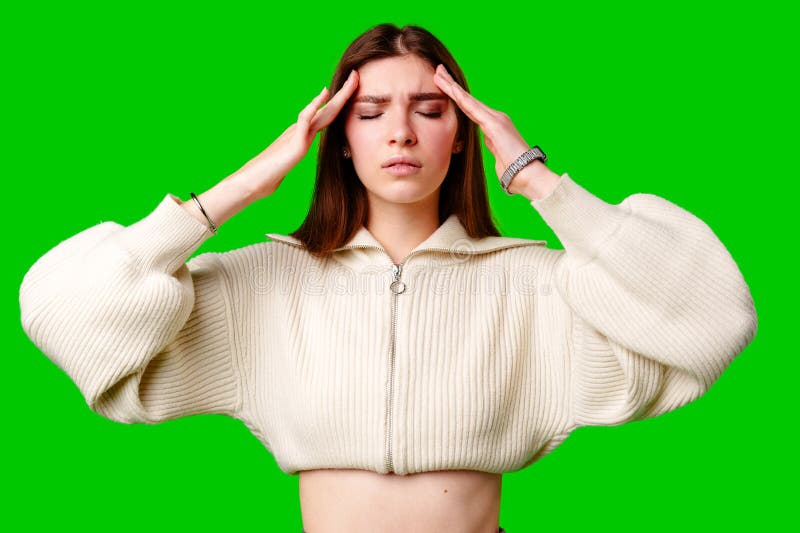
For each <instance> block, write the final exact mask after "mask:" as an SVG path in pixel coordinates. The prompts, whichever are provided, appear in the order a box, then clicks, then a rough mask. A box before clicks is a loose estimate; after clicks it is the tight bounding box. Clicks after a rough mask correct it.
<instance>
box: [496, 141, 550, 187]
mask: <svg viewBox="0 0 800 533" xmlns="http://www.w3.org/2000/svg"><path fill="white" fill-rule="evenodd" d="M537 159H541V160H542V163H544V162H545V161H547V155H546V154H545V153H544V152H543V151H542V149H541V148H539V146H538V145H534V146H533V147H532V148H531V149H530V150H528V151H527V152H525V153H524V154H522V155H521V156H519V157H518V158H516V159H515V160H514V162H513V163H511V164H510V165H508V168H507V169H506V171H505V172H503V177H502V178H500V185H501V186H502V187H503V190H504V191H506V194H507V195H509V196H512V194H511V193H510V192H508V186H509V184H510V183H511V180H512V179H514V176H516V175H517V173H518V172H519V171H520V170H522V169H523V168H525V166H526V165H528V164H530V163H532V162H534V161H536V160H537Z"/></svg>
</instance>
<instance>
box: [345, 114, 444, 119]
mask: <svg viewBox="0 0 800 533" xmlns="http://www.w3.org/2000/svg"><path fill="white" fill-rule="evenodd" d="M381 115H383V113H378V114H377V115H359V116H358V118H360V119H361V120H370V119H373V118H378V117H379V116H381ZM420 115H423V116H426V117H428V118H439V117H441V116H442V114H441V113H420Z"/></svg>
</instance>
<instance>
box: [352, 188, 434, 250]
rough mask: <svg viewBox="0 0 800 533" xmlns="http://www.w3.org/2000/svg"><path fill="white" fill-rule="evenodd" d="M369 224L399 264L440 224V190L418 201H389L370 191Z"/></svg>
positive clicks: (384, 247) (382, 244)
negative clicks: (404, 202)
mask: <svg viewBox="0 0 800 533" xmlns="http://www.w3.org/2000/svg"><path fill="white" fill-rule="evenodd" d="M369 201H370V205H369V217H368V220H367V224H366V228H367V230H368V231H369V232H370V233H371V234H372V236H373V237H375V240H377V241H378V242H379V243H380V244H381V246H383V249H384V250H386V252H387V253H388V254H389V256H390V257H391V258H392V261H393V262H394V263H395V264H398V263H400V262H401V261H402V260H403V259H404V258H405V257H406V256H407V255H408V254H409V252H411V250H413V249H414V248H416V247H417V246H418V245H419V244H421V243H422V242H423V241H425V240H426V239H427V238H428V237H430V236H431V235H432V234H433V232H434V231H436V229H437V228H438V227H439V191H438V189H437V191H436V193H434V194H431V195H430V196H429V197H428V198H425V199H423V200H420V201H419V202H414V203H406V204H403V203H395V202H386V201H385V200H382V199H380V198H376V197H373V196H371V195H370V198H369Z"/></svg>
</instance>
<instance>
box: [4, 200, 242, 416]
mask: <svg viewBox="0 0 800 533" xmlns="http://www.w3.org/2000/svg"><path fill="white" fill-rule="evenodd" d="M178 202H179V200H178V199H177V198H176V197H174V196H173V195H171V194H167V195H166V196H165V197H164V199H163V200H162V201H161V202H160V203H159V204H158V206H157V207H156V208H155V209H154V210H153V211H152V212H151V213H150V214H148V215H147V216H146V217H144V218H143V219H141V220H139V221H138V222H136V223H134V224H131V225H129V226H127V227H126V226H122V225H120V224H117V223H115V222H102V223H100V224H97V225H95V226H92V227H90V228H88V229H86V230H84V231H82V232H80V233H78V234H76V235H74V236H72V237H70V238H68V239H66V240H64V241H62V242H60V243H59V244H58V245H56V246H55V247H54V248H52V249H51V250H49V251H48V252H47V253H45V254H44V255H43V256H42V257H41V258H39V259H38V260H37V261H36V262H35V263H34V264H33V266H31V267H30V269H29V270H28V271H27V273H26V274H25V276H24V277H23V280H22V285H21V287H20V293H19V302H20V315H21V321H22V327H23V329H24V331H25V333H26V334H27V335H28V337H29V338H30V339H31V340H32V342H33V343H34V344H35V345H36V346H37V347H38V348H39V350H41V351H42V352H43V353H44V354H45V355H46V356H47V357H48V358H50V359H51V360H52V361H53V362H54V363H55V364H56V365H57V366H58V367H59V368H60V369H61V370H63V371H64V372H65V373H66V374H67V375H68V376H69V377H70V378H71V379H72V380H73V381H74V383H75V384H76V385H77V387H78V388H79V389H80V392H81V393H82V395H83V397H84V398H85V400H86V402H87V404H88V406H89V407H90V408H91V409H92V410H93V411H95V412H97V413H98V414H100V415H101V416H104V417H106V418H109V419H111V420H115V421H119V422H123V423H128V424H131V423H137V422H143V423H148V424H155V423H158V422H162V421H165V420H169V419H174V418H178V417H181V416H187V415H192V414H200V413H219V414H227V415H231V416H233V415H234V414H235V412H236V410H237V405H238V402H239V380H238V377H237V369H236V368H235V365H234V357H233V349H232V342H231V340H232V335H231V331H232V317H233V315H232V313H231V312H230V298H229V293H228V290H227V288H226V279H225V272H224V270H223V269H222V268H221V263H220V261H219V259H218V258H217V255H218V254H215V253H206V254H201V255H199V256H197V257H195V258H193V259H192V260H191V261H189V262H188V263H187V259H188V258H189V256H191V254H192V253H194V251H195V250H196V249H197V248H198V247H199V246H200V245H201V244H202V243H203V242H204V241H205V240H206V239H208V238H209V237H210V236H211V235H212V234H211V233H210V231H209V230H208V228H207V227H206V226H205V225H204V224H202V223H201V222H200V221H198V220H197V219H195V218H194V217H193V216H191V215H190V214H189V213H187V212H186V211H185V210H184V209H183V208H182V207H180V205H179V203H178Z"/></svg>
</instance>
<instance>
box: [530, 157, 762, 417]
mask: <svg viewBox="0 0 800 533" xmlns="http://www.w3.org/2000/svg"><path fill="white" fill-rule="evenodd" d="M531 205H532V206H533V207H534V209H536V210H537V211H538V212H539V214H540V215H541V216H542V218H543V219H544V220H545V222H546V223H547V224H548V225H549V226H550V228H551V229H552V230H553V231H554V232H555V234H556V236H557V237H558V238H559V240H560V241H561V244H562V245H563V247H564V250H563V253H562V254H561V255H560V256H559V258H558V259H557V262H556V267H555V270H554V274H553V276H554V278H555V279H554V285H555V287H556V292H557V296H558V297H560V298H561V299H562V300H563V302H564V304H565V305H566V306H567V307H568V316H569V317H570V323H571V325H570V330H571V333H570V338H569V339H568V342H569V343H570V344H571V346H570V349H569V350H568V352H569V353H570V354H571V355H570V361H569V362H568V365H567V368H569V370H570V371H569V373H568V374H569V386H568V390H569V395H568V396H569V401H570V409H569V411H570V417H571V421H570V422H571V424H572V426H573V427H577V426H586V425H618V424H622V423H625V422H629V421H633V420H639V419H644V418H650V417H655V416H658V415H660V414H663V413H666V412H669V411H672V410H675V409H677V408H678V407H681V406H683V405H685V404H687V403H688V402H691V401H693V400H695V399H696V398H698V397H699V396H701V395H702V394H704V393H705V392H706V391H707V390H708V389H709V387H711V385H712V384H713V383H714V382H715V381H716V380H717V378H718V377H719V376H720V375H721V374H722V372H723V371H724V370H725V369H726V368H727V367H728V365H729V364H730V363H731V361H732V360H733V359H734V358H735V357H736V356H737V355H738V354H739V353H741V352H742V350H744V348H745V347H746V346H747V345H748V344H749V343H750V342H751V341H752V339H753V337H754V336H755V333H756V329H757V326H758V318H757V315H756V310H755V307H754V303H753V299H752V297H751V294H750V290H749V288H748V286H747V283H746V282H745V280H744V278H743V276H742V274H741V272H740V270H739V268H738V266H737V265H736V263H735V262H734V260H733V258H732V257H731V255H730V253H729V252H728V250H727V249H726V247H725V246H724V245H723V244H722V242H720V240H719V239H718V238H717V236H716V235H715V234H714V232H713V231H712V230H711V228H710V227H709V226H708V225H707V224H706V223H705V222H703V221H702V220H700V219H699V218H698V217H696V216H694V215H693V214H692V213H690V212H688V211H686V210H685V209H682V208H681V207H679V206H677V205H675V204H673V203H671V202H669V201H667V200H665V199H663V198H661V197H659V196H656V195H653V194H645V193H638V194H632V195H630V196H628V197H626V198H625V199H624V200H623V201H622V202H620V203H619V204H609V203H606V202H605V201H603V200H601V199H600V198H598V197H597V196H595V195H593V194H591V193H590V192H589V191H587V190H586V189H584V188H583V187H581V186H580V185H579V184H577V183H576V182H575V181H573V180H572V179H571V177H570V176H569V175H568V174H566V173H565V174H563V175H562V176H561V178H560V179H559V181H558V183H557V184H556V186H555V187H554V189H553V190H552V191H551V192H550V193H549V194H548V196H546V197H544V198H541V199H538V200H532V201H531Z"/></svg>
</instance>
